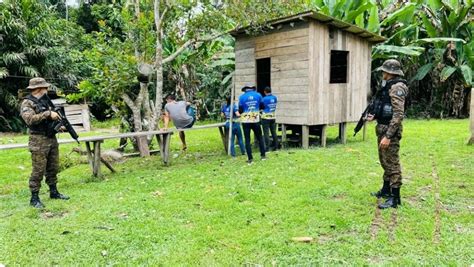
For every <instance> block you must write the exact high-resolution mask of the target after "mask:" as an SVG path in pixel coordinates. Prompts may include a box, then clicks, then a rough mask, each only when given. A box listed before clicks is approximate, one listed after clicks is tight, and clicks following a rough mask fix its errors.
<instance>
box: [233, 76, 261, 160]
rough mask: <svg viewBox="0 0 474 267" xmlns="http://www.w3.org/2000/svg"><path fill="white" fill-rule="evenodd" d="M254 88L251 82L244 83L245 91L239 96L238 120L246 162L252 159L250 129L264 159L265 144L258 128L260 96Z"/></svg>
mask: <svg viewBox="0 0 474 267" xmlns="http://www.w3.org/2000/svg"><path fill="white" fill-rule="evenodd" d="M256 89H257V88H256V87H255V86H254V85H253V84H246V85H245V86H244V87H243V88H242V91H243V92H245V93H244V94H242V95H241V96H240V97H239V112H240V114H241V115H240V122H241V123H242V128H243V130H244V137H245V149H246V150H247V157H248V161H247V162H248V163H249V164H251V163H252V161H253V157H252V146H251V144H250V131H253V132H254V134H255V138H256V139H257V140H258V144H259V148H260V157H261V159H262V160H265V144H264V143H263V138H262V129H261V128H260V105H261V104H262V96H261V95H260V94H259V93H257V92H256V91H255V90H256Z"/></svg>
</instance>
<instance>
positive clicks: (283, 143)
mask: <svg viewBox="0 0 474 267" xmlns="http://www.w3.org/2000/svg"><path fill="white" fill-rule="evenodd" d="M286 138H287V137H286V125H285V124H282V125H281V147H282V148H286V147H287V139H286Z"/></svg>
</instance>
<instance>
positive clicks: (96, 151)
mask: <svg viewBox="0 0 474 267" xmlns="http://www.w3.org/2000/svg"><path fill="white" fill-rule="evenodd" d="M100 143H102V141H94V168H93V170H92V174H93V175H94V176H95V177H99V176H100Z"/></svg>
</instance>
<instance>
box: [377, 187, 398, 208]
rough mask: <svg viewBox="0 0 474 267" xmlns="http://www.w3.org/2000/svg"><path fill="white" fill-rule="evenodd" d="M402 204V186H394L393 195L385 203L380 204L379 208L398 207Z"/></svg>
mask: <svg viewBox="0 0 474 267" xmlns="http://www.w3.org/2000/svg"><path fill="white" fill-rule="evenodd" d="M401 204H402V201H401V200H400V188H392V195H391V196H390V197H389V198H387V200H386V201H385V203H382V204H380V205H379V209H388V208H397V207H398V205H401Z"/></svg>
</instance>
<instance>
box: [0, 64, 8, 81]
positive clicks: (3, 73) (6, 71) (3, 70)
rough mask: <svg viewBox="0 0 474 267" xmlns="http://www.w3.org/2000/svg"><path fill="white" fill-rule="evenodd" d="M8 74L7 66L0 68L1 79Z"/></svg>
mask: <svg viewBox="0 0 474 267" xmlns="http://www.w3.org/2000/svg"><path fill="white" fill-rule="evenodd" d="M7 76H8V69H7V68H3V67H2V68H0V79H3V78H5V77H7Z"/></svg>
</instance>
